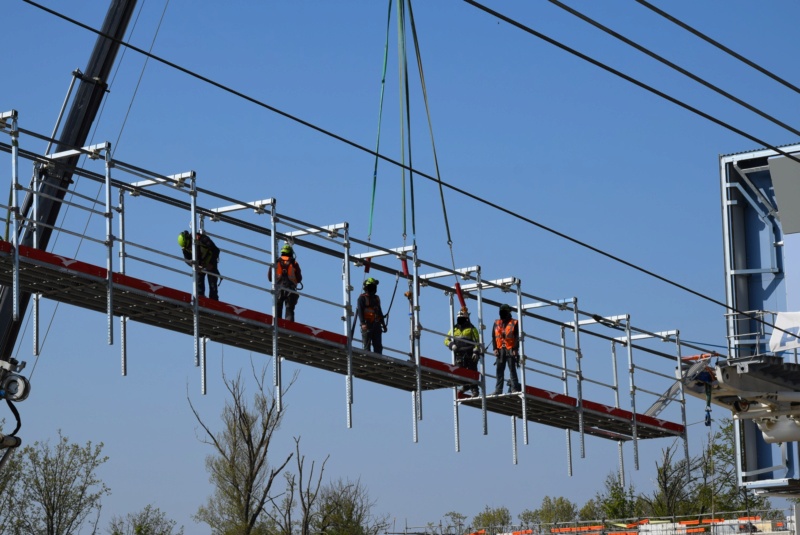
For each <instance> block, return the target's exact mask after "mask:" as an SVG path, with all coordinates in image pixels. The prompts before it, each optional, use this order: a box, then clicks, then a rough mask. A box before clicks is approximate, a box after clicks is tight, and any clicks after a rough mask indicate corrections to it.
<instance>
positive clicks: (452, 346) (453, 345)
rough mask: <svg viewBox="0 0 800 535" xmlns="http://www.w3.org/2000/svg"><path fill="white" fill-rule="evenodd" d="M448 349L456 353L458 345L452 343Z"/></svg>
mask: <svg viewBox="0 0 800 535" xmlns="http://www.w3.org/2000/svg"><path fill="white" fill-rule="evenodd" d="M447 347H449V348H450V351H455V350H456V343H455V342H450V344H449V345H448V346H447Z"/></svg>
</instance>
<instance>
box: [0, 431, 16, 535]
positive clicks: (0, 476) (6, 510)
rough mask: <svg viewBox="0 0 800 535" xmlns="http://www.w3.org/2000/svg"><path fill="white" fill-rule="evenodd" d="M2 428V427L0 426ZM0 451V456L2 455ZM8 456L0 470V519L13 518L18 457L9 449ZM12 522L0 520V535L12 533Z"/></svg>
mask: <svg viewBox="0 0 800 535" xmlns="http://www.w3.org/2000/svg"><path fill="white" fill-rule="evenodd" d="M0 428H2V427H0ZM3 453H4V452H3V451H0V456H2V455H3ZM9 453H10V457H9V458H8V460H7V461H6V464H5V466H4V467H3V469H2V470H0V519H4V518H5V519H13V512H14V507H15V503H16V496H15V492H16V490H17V488H16V485H14V482H16V481H17V480H18V479H19V476H20V458H19V454H18V452H17V451H16V450H9ZM12 527H13V526H12V523H11V522H10V521H9V522H0V535H5V534H7V533H13V531H12Z"/></svg>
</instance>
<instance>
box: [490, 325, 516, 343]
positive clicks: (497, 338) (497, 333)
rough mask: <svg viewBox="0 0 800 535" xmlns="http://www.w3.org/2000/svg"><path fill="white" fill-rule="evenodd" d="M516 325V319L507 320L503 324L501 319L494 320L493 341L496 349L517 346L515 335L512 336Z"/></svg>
mask: <svg viewBox="0 0 800 535" xmlns="http://www.w3.org/2000/svg"><path fill="white" fill-rule="evenodd" d="M516 327H517V320H513V319H512V320H508V323H506V324H505V326H504V325H503V320H496V321H495V322H494V343H495V347H497V349H503V348H505V349H514V348H516V347H517V337H516V336H514V331H515V330H516Z"/></svg>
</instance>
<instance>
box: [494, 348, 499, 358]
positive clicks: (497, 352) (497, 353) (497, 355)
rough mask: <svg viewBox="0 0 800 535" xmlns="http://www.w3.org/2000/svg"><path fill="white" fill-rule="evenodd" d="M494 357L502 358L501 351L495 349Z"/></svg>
mask: <svg viewBox="0 0 800 535" xmlns="http://www.w3.org/2000/svg"><path fill="white" fill-rule="evenodd" d="M494 356H495V357H499V356H500V350H499V349H495V350H494Z"/></svg>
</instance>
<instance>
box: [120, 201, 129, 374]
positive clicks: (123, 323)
mask: <svg viewBox="0 0 800 535" xmlns="http://www.w3.org/2000/svg"><path fill="white" fill-rule="evenodd" d="M117 212H119V272H120V273H121V274H123V275H124V274H125V256H126V254H127V252H126V251H125V190H123V189H120V190H119V205H118V206H117ZM119 338H120V359H121V362H120V365H121V367H122V376H123V377H125V376H126V375H128V317H127V316H120V318H119Z"/></svg>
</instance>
